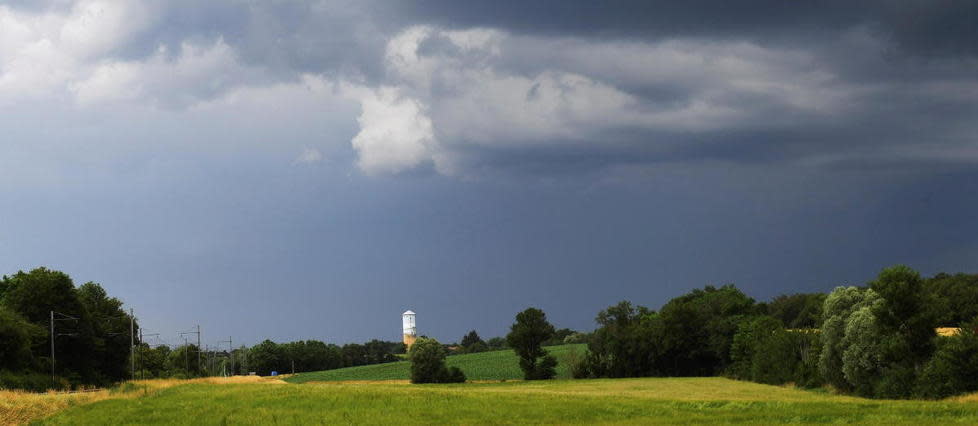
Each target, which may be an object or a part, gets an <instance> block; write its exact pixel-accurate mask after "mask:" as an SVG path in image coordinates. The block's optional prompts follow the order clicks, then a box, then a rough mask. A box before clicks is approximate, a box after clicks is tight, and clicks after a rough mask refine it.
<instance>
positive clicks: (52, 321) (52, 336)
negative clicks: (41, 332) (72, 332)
mask: <svg viewBox="0 0 978 426" xmlns="http://www.w3.org/2000/svg"><path fill="white" fill-rule="evenodd" d="M51 384H54V311H51Z"/></svg>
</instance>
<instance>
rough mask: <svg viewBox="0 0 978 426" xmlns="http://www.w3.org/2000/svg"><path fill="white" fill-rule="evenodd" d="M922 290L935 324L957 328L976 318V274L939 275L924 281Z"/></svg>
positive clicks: (977, 306) (977, 301)
mask: <svg viewBox="0 0 978 426" xmlns="http://www.w3.org/2000/svg"><path fill="white" fill-rule="evenodd" d="M924 289H925V291H926V293H927V295H928V300H927V302H928V304H929V305H930V306H929V311H930V312H931V315H932V316H933V317H934V320H935V321H936V322H937V324H939V325H941V326H943V327H958V326H960V325H961V324H963V323H965V322H967V321H971V320H972V319H974V318H975V317H978V274H954V275H949V274H944V273H940V274H937V275H935V276H934V277H933V278H931V279H929V280H926V281H925V283H924Z"/></svg>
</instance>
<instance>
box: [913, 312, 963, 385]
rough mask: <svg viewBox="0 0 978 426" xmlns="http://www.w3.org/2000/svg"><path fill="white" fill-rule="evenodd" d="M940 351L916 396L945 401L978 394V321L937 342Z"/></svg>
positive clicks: (932, 361) (925, 371)
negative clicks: (958, 396)
mask: <svg viewBox="0 0 978 426" xmlns="http://www.w3.org/2000/svg"><path fill="white" fill-rule="evenodd" d="M937 342H938V343H937V350H936V351H935V352H934V356H933V357H932V358H931V359H930V361H929V362H928V363H927V365H926V366H925V367H924V370H923V372H922V373H921V375H920V378H919V379H918V384H917V391H916V394H917V395H919V396H921V397H924V398H944V397H948V396H952V395H957V394H961V393H967V392H975V391H978V318H975V320H974V321H972V322H971V323H968V324H965V325H964V326H963V327H962V328H961V332H960V333H958V334H957V335H955V336H950V337H939V338H937Z"/></svg>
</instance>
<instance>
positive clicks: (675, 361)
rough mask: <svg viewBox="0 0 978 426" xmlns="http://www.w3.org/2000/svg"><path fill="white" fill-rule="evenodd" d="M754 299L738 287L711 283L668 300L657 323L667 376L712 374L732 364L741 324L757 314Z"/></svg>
mask: <svg viewBox="0 0 978 426" xmlns="http://www.w3.org/2000/svg"><path fill="white" fill-rule="evenodd" d="M756 311H757V308H756V306H755V304H754V300H753V299H751V298H750V297H747V295H745V294H744V293H743V292H741V291H740V290H739V289H737V287H735V286H733V285H730V284H728V285H725V286H723V287H720V288H716V287H713V286H707V287H705V288H703V289H702V290H700V289H697V290H693V291H691V292H690V293H687V294H685V295H683V296H680V297H677V298H675V299H672V300H670V301H669V303H666V304H665V305H664V306H663V307H662V309H661V310H660V311H659V314H658V319H657V320H656V321H655V322H654V323H653V326H654V327H655V330H654V335H655V338H656V341H657V343H658V345H659V348H658V351H657V352H658V355H659V357H660V358H662V365H661V370H662V371H661V372H662V374H664V375H667V376H711V375H716V374H719V373H720V372H722V371H723V370H724V369H726V367H727V365H729V364H730V346H731V344H732V343H733V336H734V334H736V332H737V326H738V324H739V323H740V321H741V320H742V319H743V318H745V317H746V316H750V315H754V314H755V313H756Z"/></svg>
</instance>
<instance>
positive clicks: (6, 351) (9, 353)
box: [0, 305, 45, 371]
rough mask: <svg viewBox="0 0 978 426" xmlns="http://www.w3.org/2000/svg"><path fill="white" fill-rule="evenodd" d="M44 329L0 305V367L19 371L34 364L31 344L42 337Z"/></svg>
mask: <svg viewBox="0 0 978 426" xmlns="http://www.w3.org/2000/svg"><path fill="white" fill-rule="evenodd" d="M44 335H45V332H44V329H42V328H41V327H38V326H36V325H34V324H31V323H29V322H27V321H26V320H24V319H23V318H21V316H20V315H17V313H16V312H13V311H11V310H10V309H8V308H6V307H4V306H3V305H0V367H2V368H3V369H7V370H13V371H21V370H26V369H29V368H31V367H32V366H33V365H34V356H33V354H32V353H31V345H32V343H33V342H34V341H35V340H40V339H43V337H44Z"/></svg>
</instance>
